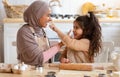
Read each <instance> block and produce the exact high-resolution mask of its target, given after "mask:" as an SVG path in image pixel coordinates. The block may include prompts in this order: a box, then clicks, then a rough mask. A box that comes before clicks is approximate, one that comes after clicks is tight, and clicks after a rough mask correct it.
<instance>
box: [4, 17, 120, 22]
mask: <svg viewBox="0 0 120 77" xmlns="http://www.w3.org/2000/svg"><path fill="white" fill-rule="evenodd" d="M3 21H4V22H8V23H16V22H24V21H23V19H22V18H5V19H4V20H3ZM53 21H54V22H57V23H61V22H65V23H69V22H73V21H74V19H53ZM99 21H100V22H102V23H120V18H99Z"/></svg>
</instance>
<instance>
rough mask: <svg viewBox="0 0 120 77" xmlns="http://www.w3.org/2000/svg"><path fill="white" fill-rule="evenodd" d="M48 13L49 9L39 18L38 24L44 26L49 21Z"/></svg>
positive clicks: (49, 12)
mask: <svg viewBox="0 0 120 77" xmlns="http://www.w3.org/2000/svg"><path fill="white" fill-rule="evenodd" d="M50 14H51V10H50V9H49V10H48V11H47V12H46V13H45V14H44V15H43V16H42V17H41V18H40V20H39V21H40V25H41V27H44V28H45V27H46V26H47V23H48V22H49V21H51V17H50Z"/></svg>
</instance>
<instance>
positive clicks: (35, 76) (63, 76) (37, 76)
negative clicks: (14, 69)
mask: <svg viewBox="0 0 120 77" xmlns="http://www.w3.org/2000/svg"><path fill="white" fill-rule="evenodd" d="M89 64H90V63H89ZM48 65H49V66H48ZM96 65H97V66H104V67H105V69H104V70H100V69H93V70H92V71H78V70H77V71H75V70H74V71H73V70H61V69H59V64H46V65H45V67H44V69H43V72H40V71H39V70H28V71H25V72H23V73H22V74H12V73H0V77H45V75H46V74H47V73H48V72H50V71H54V72H56V74H55V76H56V77H84V75H89V76H91V77H98V74H106V69H108V67H109V68H110V66H112V63H96ZM110 69H111V68H110ZM106 75H107V74H106ZM106 77H107V76H106Z"/></svg>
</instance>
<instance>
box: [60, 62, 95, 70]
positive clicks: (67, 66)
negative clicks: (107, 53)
mask: <svg viewBox="0 0 120 77" xmlns="http://www.w3.org/2000/svg"><path fill="white" fill-rule="evenodd" d="M59 68H60V69H63V70H81V71H91V70H92V69H93V64H86V63H60V65H59Z"/></svg>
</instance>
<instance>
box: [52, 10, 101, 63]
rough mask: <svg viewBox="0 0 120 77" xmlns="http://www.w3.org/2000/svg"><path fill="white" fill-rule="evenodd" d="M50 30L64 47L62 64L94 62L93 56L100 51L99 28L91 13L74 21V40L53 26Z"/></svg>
mask: <svg viewBox="0 0 120 77" xmlns="http://www.w3.org/2000/svg"><path fill="white" fill-rule="evenodd" d="M50 28H51V29H52V30H54V31H55V32H56V33H57V34H58V36H59V37H60V39H61V40H62V42H63V43H64V44H65V46H66V48H65V50H64V51H63V53H62V55H61V58H60V61H61V62H62V63H68V62H70V63H92V62H94V56H96V55H97V54H98V53H99V50H100V49H101V27H100V25H99V22H98V19H97V18H96V17H95V15H94V14H93V12H89V13H88V14H87V15H83V16H79V17H77V18H76V19H75V21H74V23H73V35H74V38H71V37H69V36H68V35H66V34H64V33H63V32H61V30H59V29H58V28H57V27H56V26H55V25H51V26H50Z"/></svg>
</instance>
